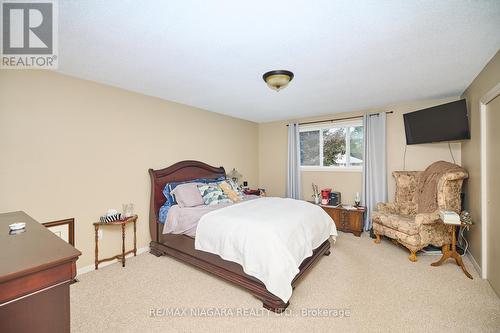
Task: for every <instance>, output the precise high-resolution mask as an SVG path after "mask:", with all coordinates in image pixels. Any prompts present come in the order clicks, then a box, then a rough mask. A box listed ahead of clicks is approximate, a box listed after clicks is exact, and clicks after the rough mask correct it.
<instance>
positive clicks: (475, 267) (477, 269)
mask: <svg viewBox="0 0 500 333" xmlns="http://www.w3.org/2000/svg"><path fill="white" fill-rule="evenodd" d="M467 257H468V258H469V260H470V262H471V263H472V266H474V269H475V270H476V272H477V274H479V276H480V277H481V278H482V279H484V277H483V275H482V274H481V267H480V266H479V265H478V264H477V261H476V259H475V258H474V256H473V255H472V253H470V252H469V250H467Z"/></svg>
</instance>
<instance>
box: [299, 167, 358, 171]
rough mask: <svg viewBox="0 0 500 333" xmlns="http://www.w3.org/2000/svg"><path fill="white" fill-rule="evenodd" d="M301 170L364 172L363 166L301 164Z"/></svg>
mask: <svg viewBox="0 0 500 333" xmlns="http://www.w3.org/2000/svg"><path fill="white" fill-rule="evenodd" d="M300 171H320V172H324V171H327V172H363V168H362V167H321V166H301V167H300Z"/></svg>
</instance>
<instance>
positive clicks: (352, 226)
mask: <svg viewBox="0 0 500 333" xmlns="http://www.w3.org/2000/svg"><path fill="white" fill-rule="evenodd" d="M309 202H311V201H309ZM311 203H313V204H314V202H311ZM318 206H320V207H321V208H323V210H324V211H325V212H327V213H328V215H330V217H331V218H332V219H333V221H335V226H336V227H337V230H340V231H343V232H350V233H353V234H354V235H355V236H358V237H360V236H361V233H362V232H363V216H364V214H365V211H366V209H365V207H359V208H356V209H346V208H344V207H342V206H329V205H318Z"/></svg>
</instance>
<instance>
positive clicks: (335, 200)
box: [328, 191, 342, 206]
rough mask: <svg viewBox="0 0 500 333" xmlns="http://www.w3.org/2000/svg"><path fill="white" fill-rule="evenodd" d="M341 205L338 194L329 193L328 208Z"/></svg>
mask: <svg viewBox="0 0 500 333" xmlns="http://www.w3.org/2000/svg"><path fill="white" fill-rule="evenodd" d="M341 203H342V199H341V195H340V192H338V191H332V192H330V200H328V204H329V205H330V206H338V205H340V204H341Z"/></svg>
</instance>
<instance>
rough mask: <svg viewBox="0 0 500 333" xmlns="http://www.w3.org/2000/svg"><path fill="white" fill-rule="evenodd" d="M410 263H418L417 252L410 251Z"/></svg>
mask: <svg viewBox="0 0 500 333" xmlns="http://www.w3.org/2000/svg"><path fill="white" fill-rule="evenodd" d="M408 259H410V261H412V262H415V261H417V252H416V251H412V250H410V256H409V257H408Z"/></svg>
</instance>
